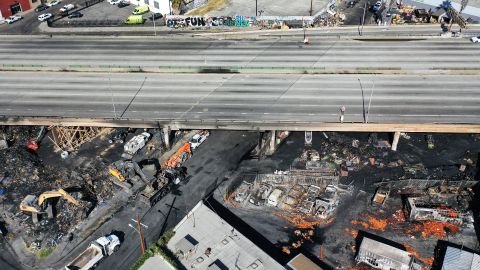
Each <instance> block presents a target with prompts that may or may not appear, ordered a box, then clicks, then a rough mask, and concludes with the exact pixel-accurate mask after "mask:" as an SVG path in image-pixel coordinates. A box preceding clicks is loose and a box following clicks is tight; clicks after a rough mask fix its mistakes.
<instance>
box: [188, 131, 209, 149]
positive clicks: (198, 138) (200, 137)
mask: <svg viewBox="0 0 480 270" xmlns="http://www.w3.org/2000/svg"><path fill="white" fill-rule="evenodd" d="M208 135H209V133H208V132H206V133H201V134H195V135H194V136H193V137H192V139H191V140H190V148H191V149H192V150H195V149H196V148H197V147H199V146H200V144H202V143H203V142H204V141H205V140H206V139H207V137H208Z"/></svg>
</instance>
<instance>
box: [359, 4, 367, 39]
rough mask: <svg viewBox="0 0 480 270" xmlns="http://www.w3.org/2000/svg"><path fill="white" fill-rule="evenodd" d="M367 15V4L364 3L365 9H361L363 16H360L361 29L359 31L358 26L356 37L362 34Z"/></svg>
mask: <svg viewBox="0 0 480 270" xmlns="http://www.w3.org/2000/svg"><path fill="white" fill-rule="evenodd" d="M366 13H367V2H365V7H363V16H362V28H361V29H360V26H358V35H360V36H361V35H362V34H363V25H364V24H365V15H366Z"/></svg>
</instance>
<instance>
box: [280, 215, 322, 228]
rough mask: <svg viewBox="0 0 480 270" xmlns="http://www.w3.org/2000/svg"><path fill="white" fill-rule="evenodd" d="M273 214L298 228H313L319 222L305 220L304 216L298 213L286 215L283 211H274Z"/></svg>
mask: <svg viewBox="0 0 480 270" xmlns="http://www.w3.org/2000/svg"><path fill="white" fill-rule="evenodd" d="M275 215H276V216H278V217H282V218H284V219H286V220H288V221H289V222H290V223H292V224H293V225H295V227H297V228H300V229H313V227H314V226H316V225H318V224H319V223H320V221H307V220H305V216H304V215H300V214H293V215H287V214H283V213H275Z"/></svg>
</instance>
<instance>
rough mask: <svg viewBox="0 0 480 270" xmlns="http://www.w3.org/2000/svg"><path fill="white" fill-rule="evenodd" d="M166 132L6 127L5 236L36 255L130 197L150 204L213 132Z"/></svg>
mask: <svg viewBox="0 0 480 270" xmlns="http://www.w3.org/2000/svg"><path fill="white" fill-rule="evenodd" d="M168 134H169V135H168V136H165V134H164V133H162V131H161V130H159V129H148V130H144V129H127V128H125V129H111V128H96V127H55V126H51V127H13V126H4V127H1V129H0V160H1V162H2V166H0V208H1V217H0V224H1V229H2V230H1V234H2V235H3V240H2V241H5V242H8V246H9V247H10V249H12V250H13V252H14V253H15V254H22V257H23V260H25V258H28V257H31V260H30V262H32V261H35V260H38V259H43V258H46V257H48V256H49V255H50V254H51V253H53V252H54V251H55V250H57V251H58V252H61V250H59V249H58V247H64V246H65V245H66V244H67V243H72V247H74V246H75V245H77V244H78V243H81V242H82V241H83V239H84V238H86V237H88V236H89V235H90V234H92V233H93V232H94V231H95V230H96V229H97V228H98V227H99V226H101V225H102V224H103V223H104V222H106V221H107V220H108V219H109V218H111V217H112V215H114V214H115V213H116V212H118V211H119V210H120V209H121V208H122V207H124V205H125V204H126V203H127V202H129V201H131V200H132V198H137V197H138V198H140V201H141V203H143V205H144V206H145V207H146V208H148V207H151V205H153V204H155V202H156V201H158V200H159V199H161V198H162V196H164V195H166V194H167V193H168V192H169V191H170V190H171V189H172V188H174V186H175V185H176V184H178V182H179V181H181V180H182V177H184V172H183V169H182V167H181V164H182V163H183V162H184V161H185V160H187V159H188V158H189V157H191V156H192V151H193V150H192V149H194V148H195V147H198V145H200V144H201V143H202V142H203V141H204V140H205V139H206V138H207V136H208V132H200V131H191V132H181V131H178V132H171V133H168ZM190 139H192V141H191V142H189V141H188V140H190ZM169 144H172V147H171V149H168V148H167V147H166V145H169Z"/></svg>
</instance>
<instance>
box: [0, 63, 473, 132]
mask: <svg viewBox="0 0 480 270" xmlns="http://www.w3.org/2000/svg"><path fill="white" fill-rule="evenodd" d="M145 78H146V80H145ZM359 79H360V82H361V84H362V87H363V90H364V96H365V106H366V108H365V109H366V110H367V111H369V113H368V115H369V121H370V122H375V123H474V124H479V123H480V117H478V115H479V113H480V95H479V94H480V88H478V85H479V83H480V77H479V76H473V75H472V76H468V75H462V76H439V75H416V76H415V75H306V74H304V75H300V74H289V75H285V74H258V75H248V74H147V73H128V74H118V73H112V74H108V73H55V72H53V73H44V72H3V73H2V74H1V75H0V95H1V97H2V98H1V100H0V115H2V116H7V117H8V116H21V117H33V116H44V117H80V118H93V119H104V118H108V119H113V118H115V117H117V118H119V117H120V116H121V115H122V114H123V118H124V119H137V120H138V119H140V120H146V121H150V120H167V119H168V120H172V121H183V120H202V121H215V120H225V121H230V122H235V121H267V122H273V123H274V122H285V121H297V122H305V123H306V122H314V123H321V122H338V110H339V108H340V106H342V105H344V106H346V109H347V111H346V117H345V120H346V121H348V122H352V121H353V122H362V121H363V106H362V97H361V89H360V83H359ZM144 80H145V83H144V84H143V87H142V88H141V89H140V91H139V92H138V94H137V95H136V96H135V94H136V92H137V91H138V90H139V88H140V86H141V85H142V83H143V81H144ZM372 89H373V94H372ZM371 95H372V99H371V106H370V110H368V104H369V101H370V96H371ZM112 99H113V103H112ZM130 102H131V104H130V106H129V107H128V110H127V111H125V112H124V110H125V109H126V108H127V106H128V104H129V103H130ZM114 107H115V110H114Z"/></svg>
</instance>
